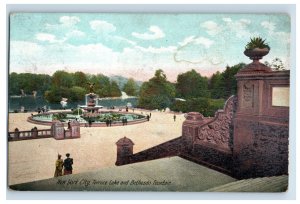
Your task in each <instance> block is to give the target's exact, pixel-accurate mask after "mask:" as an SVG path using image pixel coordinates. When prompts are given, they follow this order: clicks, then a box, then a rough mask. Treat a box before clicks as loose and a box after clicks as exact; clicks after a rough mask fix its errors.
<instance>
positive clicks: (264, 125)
mask: <svg viewBox="0 0 300 204" xmlns="http://www.w3.org/2000/svg"><path fill="white" fill-rule="evenodd" d="M249 67H250V68H249ZM255 67H259V68H258V69H256V70H259V71H253V69H254V68H255ZM236 78H237V81H238V93H237V96H238V105H237V112H236V117H235V118H234V138H233V161H234V170H233V175H234V176H235V177H236V178H253V177H263V176H275V175H282V174H287V173H288V137H289V107H288V106H274V105H273V100H274V99H273V98H272V97H274V94H273V88H276V87H289V71H272V70H271V69H270V68H268V67H266V66H265V65H263V64H261V63H259V62H253V63H251V64H250V65H248V66H246V68H244V69H242V70H240V72H238V74H237V75H236ZM276 97H278V96H276Z"/></svg>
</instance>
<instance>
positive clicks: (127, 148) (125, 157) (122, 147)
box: [116, 137, 134, 166]
mask: <svg viewBox="0 0 300 204" xmlns="http://www.w3.org/2000/svg"><path fill="white" fill-rule="evenodd" d="M116 145H117V161H116V165H117V166H120V165H124V164H128V163H129V162H130V156H131V155H132V154H133V145H134V143H133V142H132V141H131V140H130V139H129V138H127V137H123V138H121V139H119V140H118V142H116Z"/></svg>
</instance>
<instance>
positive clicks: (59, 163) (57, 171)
mask: <svg viewBox="0 0 300 204" xmlns="http://www.w3.org/2000/svg"><path fill="white" fill-rule="evenodd" d="M63 165H64V161H63V160H62V159H61V155H60V154H58V155H57V160H56V162H55V173H54V177H59V176H62V170H63Z"/></svg>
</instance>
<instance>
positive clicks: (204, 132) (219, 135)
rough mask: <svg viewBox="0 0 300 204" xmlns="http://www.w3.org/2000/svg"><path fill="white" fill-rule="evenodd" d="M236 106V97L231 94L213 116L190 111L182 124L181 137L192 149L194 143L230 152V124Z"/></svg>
mask: <svg viewBox="0 0 300 204" xmlns="http://www.w3.org/2000/svg"><path fill="white" fill-rule="evenodd" d="M235 108H236V97H235V96H231V97H230V98H229V99H228V100H227V101H226V103H225V105H224V109H223V110H218V111H217V112H216V113H215V117H214V118H205V117H204V116H203V115H202V114H200V113H196V112H191V113H188V114H187V116H186V120H185V121H184V122H183V125H182V137H183V139H184V141H185V142H186V144H187V146H188V147H189V149H190V150H191V151H192V150H193V149H194V147H195V145H202V146H205V147H211V148H214V149H216V150H218V151H223V152H227V153H231V151H232V137H233V136H232V124H233V114H234V112H235Z"/></svg>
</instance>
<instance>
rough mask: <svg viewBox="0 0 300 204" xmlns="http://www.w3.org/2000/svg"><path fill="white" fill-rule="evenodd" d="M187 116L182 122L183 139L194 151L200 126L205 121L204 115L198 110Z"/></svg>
mask: <svg viewBox="0 0 300 204" xmlns="http://www.w3.org/2000/svg"><path fill="white" fill-rule="evenodd" d="M185 118H186V120H185V121H184V122H183V124H182V139H183V141H184V143H185V145H186V146H187V147H188V151H192V149H193V143H194V141H195V137H197V136H198V129H199V126H200V125H203V124H204V123H205V121H204V116H203V115H202V114H201V113H198V112H190V113H187V115H186V116H185Z"/></svg>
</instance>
